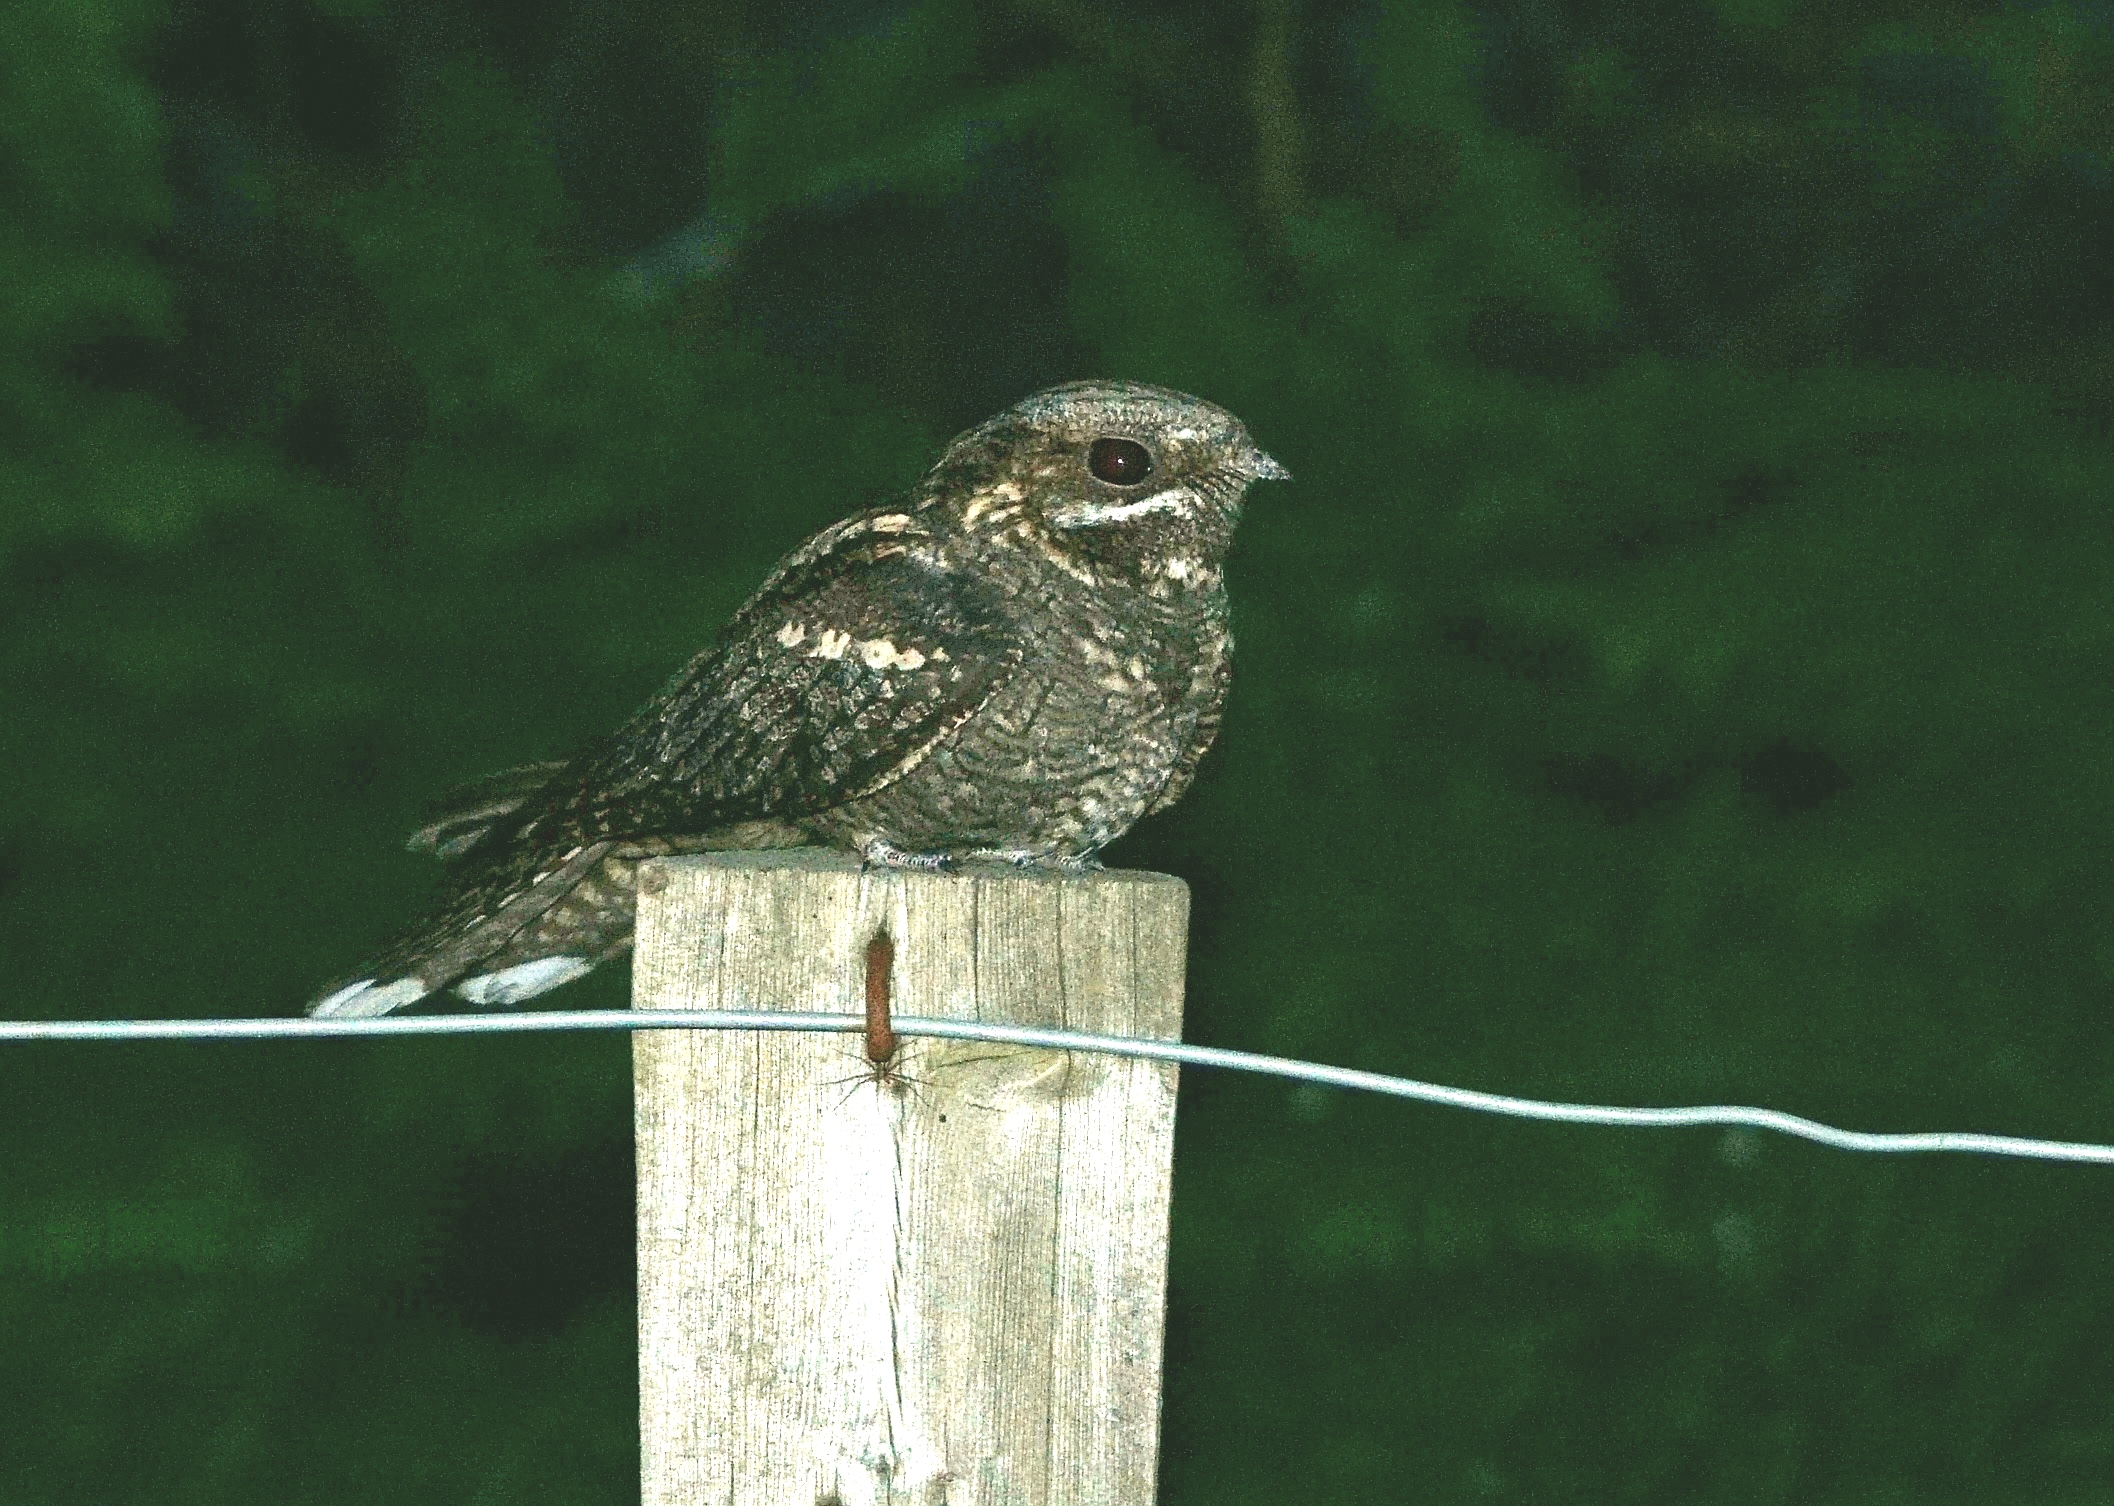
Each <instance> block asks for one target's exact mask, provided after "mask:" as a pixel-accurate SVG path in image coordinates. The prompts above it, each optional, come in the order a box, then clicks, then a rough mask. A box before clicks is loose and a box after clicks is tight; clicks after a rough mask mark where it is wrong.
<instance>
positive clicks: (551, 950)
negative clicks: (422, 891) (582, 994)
mask: <svg viewBox="0 0 2114 1506" xmlns="http://www.w3.org/2000/svg"><path fill="white" fill-rule="evenodd" d="M613 845H614V844H612V843H609V842H595V843H590V844H589V845H587V846H585V847H581V848H578V849H576V850H575V851H573V852H571V853H568V854H567V855H566V856H565V858H564V859H563V860H562V861H559V862H555V863H552V864H550V866H548V867H543V868H536V869H531V870H529V871H526V872H523V871H518V870H517V869H516V868H515V867H513V866H511V865H509V866H506V867H503V868H501V869H499V870H497V871H496V872H495V873H494V874H493V876H492V877H491V878H490V879H487V880H486V881H484V882H482V883H479V884H477V885H476V886H474V887H473V888H471V889H469V890H467V891H465V892H464V893H463V894H462V895H460V896H459V897H458V898H457V899H456V900H455V901H454V902H453V903H451V904H450V905H449V906H448V908H447V909H445V910H444V911H442V912H441V914H440V915H438V916H436V917H435V918H434V919H433V920H432V921H430V922H428V923H427V924H425V925H422V926H420V927H419V928H418V929H417V930H415V931H412V932H410V933H409V934H407V935H405V936H404V937H403V938H402V939H400V940H399V941H398V942H397V943H396V944H395V945H393V946H391V947H390V948H389V949H388V950H387V951H386V952H385V953H384V954H383V955H382V956H381V957H380V958H379V959H378V960H376V961H375V962H373V963H371V964H370V965H368V966H366V967H363V968H361V969H359V970H358V971H357V972H355V973H353V974H351V975H350V976H349V977H346V978H342V979H340V980H339V981H338V982H336V983H333V984H332V985H330V986H329V987H327V988H325V989H324V990H323V991H322V992H321V993H319V994H318V995H317V997H316V998H315V999H314V1000H313V1001H312V1002H311V1003H310V1004H309V1006H308V1013H309V1014H310V1015H312V1016H315V1017H317V1018H329V1019H359V1018H370V1017H373V1016H376V1015H385V1014H394V1013H395V1012H396V1011H397V1010H400V1009H405V1008H408V1007H409V1006H411V1005H413V1004H416V1003H418V1002H419V1001H420V1000H421V999H424V998H426V997H428V996H429V995H432V994H435V993H438V992H440V991H441V990H442V989H444V988H452V989H454V991H455V992H456V994H457V995H459V996H460V997H461V998H463V999H465V1000H467V1001H468V1002H470V1003H471V1004H475V1005H479V1006H482V1007H486V1008H498V1007H504V1006H506V1005H510V1004H519V1003H521V1002H522V1001H524V1000H526V999H532V998H534V997H535V996H536V995H538V994H540V993H544V992H546V991H548V990H550V989H553V988H556V987H558V986H559V985H560V984H564V983H570V982H572V981H573V980H574V979H575V978H578V977H581V976H583V975H584V974H586V973H587V972H589V971H590V970H592V969H593V967H594V965H595V964H596V963H597V962H600V961H602V960H604V959H605V958H607V957H610V956H614V955H616V954H618V953H620V952H622V951H624V950H625V949H626V948H627V947H629V945H630V944H631V914H630V893H629V881H630V878H631V872H632V865H631V864H629V863H622V864H615V863H613V864H607V865H605V864H604V861H603V860H604V859H605V858H607V857H608V856H609V853H610V850H611V848H612V846H613Z"/></svg>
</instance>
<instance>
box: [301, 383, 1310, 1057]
mask: <svg viewBox="0 0 2114 1506" xmlns="http://www.w3.org/2000/svg"><path fill="white" fill-rule="evenodd" d="M1288 474H1289V473H1288V472H1287V471H1286V470H1285V469H1284V467H1282V466H1280V465H1279V464H1278V463H1277V462H1276V461H1274V460H1272V459H1271V458H1270V457H1269V456H1268V455H1265V454H1264V453H1263V452H1262V451H1261V450H1259V449H1257V448H1256V447H1255V444H1254V442H1253V441H1251V440H1250V439H1249V437H1248V433H1247V430H1245V429H1244V428H1242V427H1241V425H1240V423H1239V421H1238V420H1236V419H1235V418H1234V417H1233V416H1232V415H1231V414H1229V413H1227V412H1225V411H1224V410H1222V409H1219V408H1215V407H1213V406H1212V405H1211V404H1209V403H1206V402H1203V401H1201V400H1199V399H1197V398H1194V397H1189V396H1186V395H1185V394H1183V393H1179V392H1171V391H1168V390H1167V389H1165V388H1162V387H1148V386H1144V385H1141V384H1137V383H1131V382H1077V383H1073V384H1071V385H1069V386H1064V387H1056V388H1052V389H1051V390H1050V391H1047V392H1043V393H1039V394H1037V395H1036V396H1034V397H1031V398H1029V399H1027V400H1026V401H1025V402H1022V403H1020V404H1018V405H1017V406H1015V407H1012V408H1009V409H1007V410H1006V411H1005V412H1003V413H1001V414H999V415H998V416H997V417H996V418H993V419H991V420H990V421H989V422H987V423H985V424H982V425H980V426H979V427H977V428H974V429H971V430H970V431H969V432H968V433H966V434H963V435H961V436H960V437H959V438H957V439H956V440H955V441H954V442H953V443H952V444H950V445H948V446H947V449H946V452H945V453H944V454H942V455H941V456H940V459H939V462H938V463H937V464H936V465H934V466H933V468H932V470H931V471H930V472H929V473H928V474H927V475H926V477H925V479H924V480H923V481H922V482H920V483H919V485H918V486H917V488H916V490H915V491H914V492H913V493H912V494H911V495H910V497H909V498H908V499H907V500H906V501H904V502H903V503H901V504H899V505H897V506H892V507H884V508H880V509H878V510H875V511H872V512H864V513H860V514H859V515H858V516H856V517H851V518H847V519H845V520H844V521H843V522H841V523H837V524H835V525H833V526H831V527H829V528H825V529H824V530H822V532H820V533H818V534H816V535H815V536H814V537H813V538H811V539H809V540H808V541H807V542H806V543H805V544H802V545H801V546H800V547H799V548H798V549H795V550H794V551H793V552H792V553H791V554H789V555H787V556H786V558H785V559H784V560H783V561H782V562H781V563H780V564H779V566H778V568H777V569H776V570H775V571H773V572H772V574H771V577H770V579H769V580H767V581H765V582H764V584H763V586H762V587H761V588H760V589H759V590H758V591H757V592H756V594H755V595H753V596H751V597H750V598H749V600H748V602H747V603H746V604H745V605H744V606H743V607H742V608H741V610H740V611H739V612H737V613H736V614H735V616H734V620H733V621H732V622H731V623H729V624H728V626H727V627H726V629H725V630H724V631H723V632H722V633H721V635H720V639H719V642H718V644H717V645H716V646H714V647H712V648H709V649H707V650H706V651H705V652H703V653H701V654H699V655H698V656H697V657H696V658H695V659H693V660H692V661H691V662H690V663H689V665H688V666H687V667H685V668H684V670H683V671H682V673H681V674H679V675H677V676H676V678H675V679H674V680H673V681H671V682H670V683H669V685H668V686H667V687H666V688H665V689H664V690H662V691H661V693H660V694H659V695H658V696H656V697H655V698H654V699H653V700H652V701H651V702H650V703H648V704H647V706H646V707H645V708H644V709H643V710H641V711H640V712H639V713H638V714H637V715H636V716H634V717H633V718H632V719H631V721H630V723H629V724H628V725H626V726H625V727H623V728H622V729H621V730H620V731H618V732H617V733H615V734H614V735H613V736H610V737H608V738H606V739H604V740H603V741H601V742H600V743H597V744H595V745H593V746H591V747H589V748H588V749H587V750H586V751H585V752H584V753H582V754H581V755H580V756H579V757H578V758H576V759H573V760H571V761H570V762H565V763H547V764H531V765H528V766H526V767H523V768H519V769H512V770H509V771H507V772H506V773H503V774H498V775H495V776H493V777H492V778H490V779H487V780H484V781H482V782H480V783H478V784H475V785H472V786H468V787H466V788H465V789H463V790H459V791H457V792H456V793H455V795H454V796H453V797H451V799H450V801H449V802H448V804H447V807H446V813H445V814H444V815H442V816H441V817H440V818H439V819H438V820H435V821H434V822H433V823H432V824H430V825H428V826H426V827H424V828H422V829H421V830H419V831H418V832H417V833H415V834H414V835H413V837H412V839H411V845H412V846H413V847H414V848H421V849H426V850H430V851H432V852H434V853H436V854H438V855H439V856H440V857H442V858H444V859H447V860H448V861H449V862H450V863H451V864H452V865H454V876H455V884H454V892H453V896H452V898H450V899H449V900H448V901H447V902H446V903H445V904H444V905H443V906H442V907H441V909H440V910H439V911H438V912H437V913H436V914H435V915H433V916H432V917H430V918H429V919H428V920H427V921H425V922H424V923H423V924H421V925H419V926H417V927H415V928H414V929H412V930H411V931H409V932H407V933H406V934H405V935H404V936H403V937H402V938H400V939H399V940H398V941H397V942H396V943H395V944H394V945H392V946H390V947H389V948H388V949H387V950H386V951H384V952H383V953H382V955H381V956H380V957H378V958H377V959H375V960H374V961H373V962H371V963H369V964H368V965H367V966H365V967H363V968H360V969H358V970H357V971H356V972H354V973H352V974H350V975H349V981H341V982H339V983H335V984H333V985H331V987H329V988H328V989H326V990H325V991H324V992H323V993H322V995H321V996H320V997H319V998H318V999H317V1000H316V1001H315V1002H314V1003H313V1004H311V1005H310V1006H309V1012H310V1013H311V1014H316V1015H339V1016H345V1015H379V1014H387V1013H389V1012H390V1011H392V1010H396V1009H401V1008H403V1007H405V1006H406V1005H409V1004H412V1003H415V1002H416V1001H418V1000H420V999H423V998H425V997H426V996H427V995H429V994H432V993H436V992H438V991H439V990H441V989H445V988H453V989H454V991H455V992H456V993H457V994H458V995H460V996H461V997H462V998H464V999H466V1000H468V1001H469V1002H470V1003H472V1004H475V1005H507V1004H516V1003H519V1002H521V1001H522V1000H524V999H528V998H532V997H534V996H535V995H537V994H540V993H543V992H544V991H545V990H547V989H551V988H555V987H557V986H558V985H559V984H562V983H567V982H570V981H572V980H573V979H575V978H577V977H579V976H580V975H581V974H583V973H585V972H587V971H588V970H589V969H590V968H592V967H593V966H594V965H595V964H596V963H598V962H601V961H604V960H606V959H608V958H611V957H615V956H618V955H621V954H622V953H623V952H625V951H626V950H628V949H629V948H630V946H631V932H632V916H633V911H634V898H635V886H636V881H637V870H638V864H639V861H640V860H641V859H642V858H648V857H657V856H663V855H666V854H669V853H679V852H701V851H712V850H727V849H744V848H766V847H794V846H807V845H822V846H831V847H840V848H846V849H849V850H850V851H853V852H856V853H859V854H861V855H862V856H863V857H864V859H865V860H866V861H867V862H868V863H871V864H886V865H894V866H903V867H912V868H940V867H944V866H946V865H947V864H948V863H949V862H951V861H953V860H955V859H960V858H996V859H1003V860H1006V861H1010V862H1013V863H1018V864H1022V865H1028V866H1034V867H1048V868H1055V869H1060V870H1065V869H1069V870H1078V869H1086V868H1092V867H1096V866H1098V863H1097V860H1096V858H1095V853H1096V852H1098V851H1099V850H1100V848H1101V847H1103V846H1104V845H1105V844H1107V843H1108V842H1110V841H1112V840H1114V839H1115V838H1116V837H1118V836H1120V835H1122V833H1123V832H1125V831H1126V830H1128V829H1129V827H1130V826H1131V824H1132V823H1133V822H1134V821H1136V820H1137V819H1138V817H1140V816H1142V815H1145V814H1147V813H1149V812H1151V811H1156V810H1164V809H1165V808H1166V807H1168V806H1170V805H1172V804H1173V803H1174V802H1175V801H1176V800H1177V799H1178V798H1180V796H1181V794H1182V791H1183V790H1184V789H1186V788H1187V787H1188V785H1189V781H1190V779H1191V777H1192V776H1193V775H1194V774H1195V772H1196V768H1197V763H1198V761H1199V760H1200V759H1201V758H1202V757H1203V756H1204V750H1205V749H1206V748H1208V747H1209V746H1210V745H1211V740H1212V736H1213V734H1214V733H1215V732H1216V731H1217V730H1218V722H1219V712H1220V708H1221V706H1222V705H1223V703H1224V701H1225V697H1226V685H1227V679H1228V675H1229V660H1228V653H1229V651H1230V649H1231V647H1232V639H1231V637H1230V635H1229V633H1228V628H1227V607H1226V590H1225V581H1224V577H1223V574H1222V566H1223V564H1224V560H1225V556H1226V550H1227V547H1228V545H1229V544H1230V543H1231V542H1232V538H1233V530H1234V525H1235V524H1236V523H1237V522H1238V521H1239V519H1240V512H1241V500H1242V495H1243V493H1244V492H1245V491H1246V489H1247V486H1248V483H1249V482H1251V481H1258V480H1274V479H1283V478H1285V477H1287V475H1288Z"/></svg>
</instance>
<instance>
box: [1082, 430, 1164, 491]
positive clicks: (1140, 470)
mask: <svg viewBox="0 0 2114 1506" xmlns="http://www.w3.org/2000/svg"><path fill="white" fill-rule="evenodd" d="M1086 468H1087V469H1088V470H1090V471H1092V472H1093V473H1094V478H1095V479H1096V480H1098V481H1106V482H1107V483H1108V484H1109V485H1110V486H1136V485H1137V484H1138V483H1139V482H1140V481H1143V480H1144V479H1145V478H1146V477H1147V476H1150V475H1151V474H1152V456H1151V454H1150V453H1148V452H1147V450H1146V448H1145V446H1143V445H1141V444H1139V443H1138V442H1137V441H1136V440H1135V439H1097V440H1095V441H1094V445H1093V448H1092V449H1090V450H1088V451H1087V452H1086Z"/></svg>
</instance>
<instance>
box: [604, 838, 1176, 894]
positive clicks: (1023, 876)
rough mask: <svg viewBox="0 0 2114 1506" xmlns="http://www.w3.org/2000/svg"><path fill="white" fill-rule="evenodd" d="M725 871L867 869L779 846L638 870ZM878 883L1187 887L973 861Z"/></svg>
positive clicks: (1116, 872)
mask: <svg viewBox="0 0 2114 1506" xmlns="http://www.w3.org/2000/svg"><path fill="white" fill-rule="evenodd" d="M663 865H665V866H667V867H669V868H727V869H735V870H742V871H747V872H784V871H788V870H790V871H793V872H799V873H860V872H864V871H866V865H865V864H864V863H862V862H861V861H860V860H859V859H858V858H856V857H854V856H853V855H852V854H850V853H848V852H840V851H838V850H837V849H836V848H833V847H781V848H772V849H769V850H767V851H763V852H700V853H692V854H688V855H685V856H682V857H670V858H653V859H650V860H648V861H647V862H646V863H644V864H642V865H641V866H642V867H644V868H655V867H660V866H663ZM872 872H873V874H874V876H875V877H877V878H903V879H914V880H917V881H919V882H921V883H936V884H951V883H962V882H965V881H970V880H975V881H979V882H982V883H1000V884H1008V883H1010V884H1079V885H1082V886H1101V885H1108V884H1144V885H1152V886H1159V885H1162V884H1174V885H1177V886H1180V887H1182V888H1187V887H1188V886H1187V885H1186V884H1185V883H1183V881H1182V880H1181V879H1178V878H1176V877H1175V876H1174V875H1173V874H1170V873H1153V872H1150V871H1148V870H1146V869H1143V868H1097V869H1095V870H1093V871H1092V872H1090V873H1053V872H1050V871H1049V870H1047V869H1034V868H1016V867H1014V866H1013V865H1012V864H1011V863H1005V862H999V861H996V860H992V861H988V862H986V861H974V862H964V863H958V864H956V865H955V866H954V867H952V868H950V869H948V870H947V871H946V872H944V873H921V872H917V871H915V870H913V869H904V868H877V869H874V870H872Z"/></svg>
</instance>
